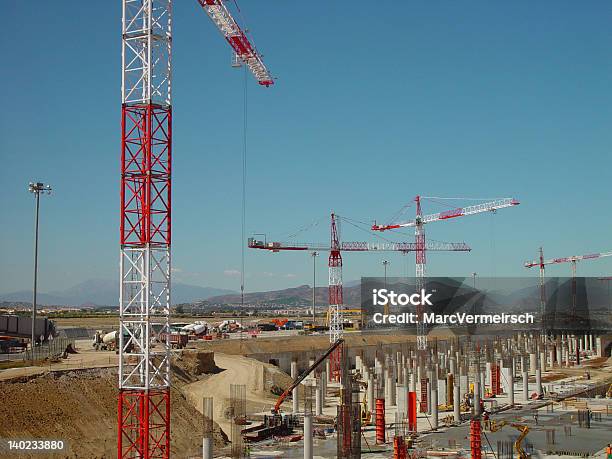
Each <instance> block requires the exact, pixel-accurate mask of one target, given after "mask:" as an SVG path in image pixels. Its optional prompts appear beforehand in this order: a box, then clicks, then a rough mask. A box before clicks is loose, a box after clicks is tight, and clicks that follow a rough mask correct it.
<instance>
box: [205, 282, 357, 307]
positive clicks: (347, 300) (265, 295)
mask: <svg viewBox="0 0 612 459" xmlns="http://www.w3.org/2000/svg"><path fill="white" fill-rule="evenodd" d="M328 292H329V290H328V287H327V286H325V287H317V288H316V303H317V305H318V306H321V305H326V304H327V303H328V301H329V299H328V294H329V293H328ZM343 296H344V304H345V305H347V306H359V304H360V301H361V288H360V286H353V287H346V286H345V287H344V289H343ZM207 302H209V303H215V304H237V303H240V294H229V295H219V296H214V297H212V298H209V299H208V300H207ZM244 302H245V303H248V304H250V305H256V306H257V305H259V306H266V305H275V304H278V305H290V306H310V305H312V287H310V286H309V285H300V286H299V287H292V288H286V289H283V290H273V291H269V292H253V293H245V295H244Z"/></svg>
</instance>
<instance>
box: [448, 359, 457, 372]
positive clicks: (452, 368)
mask: <svg viewBox="0 0 612 459" xmlns="http://www.w3.org/2000/svg"><path fill="white" fill-rule="evenodd" d="M449 366H450V371H449V373H452V374H454V375H456V374H457V361H456V360H455V358H454V357H451V358H450V359H449Z"/></svg>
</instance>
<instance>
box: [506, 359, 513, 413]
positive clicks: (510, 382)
mask: <svg viewBox="0 0 612 459" xmlns="http://www.w3.org/2000/svg"><path fill="white" fill-rule="evenodd" d="M507 376H508V389H509V392H508V398H509V400H508V403H509V404H510V405H514V363H513V364H512V366H511V367H510V368H508V372H507Z"/></svg>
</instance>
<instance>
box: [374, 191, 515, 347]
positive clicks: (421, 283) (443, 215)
mask: <svg viewBox="0 0 612 459" xmlns="http://www.w3.org/2000/svg"><path fill="white" fill-rule="evenodd" d="M421 199H424V198H423V197H422V196H416V197H415V198H414V201H415V203H416V216H415V219H414V220H410V221H408V222H405V223H393V224H389V225H377V224H376V223H374V225H372V230H373V231H387V230H393V229H399V228H406V227H414V240H415V244H416V288H417V291H420V290H421V289H422V288H424V287H425V276H426V274H425V266H426V263H427V258H426V254H425V252H426V251H427V245H426V242H425V228H424V225H425V224H427V223H432V222H436V221H442V220H449V219H451V218H457V217H465V216H467V215H474V214H479V213H481V212H495V211H497V210H498V209H503V208H506V207H512V206H516V205H518V204H519V202H518V201H517V200H516V199H514V198H503V199H497V200H494V201H489V202H484V203H480V204H476V205H472V206H466V207H457V208H455V209H451V210H447V211H444V212H437V213H434V214H429V215H423V211H422V208H421ZM423 313H424V311H423V307H422V306H417V308H416V314H417V326H416V329H417V349H419V350H425V349H426V348H427V331H426V326H425V323H424V322H423Z"/></svg>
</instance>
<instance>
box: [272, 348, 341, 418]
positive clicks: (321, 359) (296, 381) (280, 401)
mask: <svg viewBox="0 0 612 459" xmlns="http://www.w3.org/2000/svg"><path fill="white" fill-rule="evenodd" d="M342 343H344V339H343V338H340V339H338V340H336V341H335V342H334V343H333V344H332V345H331V346H330V347H329V348H328V349H327V351H325V352H324V353H323V354H322V355H320V356H319V358H318V359H317V360H315V362H314V363H313V364H312V365H310V367H308V369H307V370H306V371H304V372H303V373H302V374H301V375H299V376H298V377H297V378H295V379H294V380H293V382H292V383H291V384H290V385H289V387H288V388H287V389H285V391H284V392H283V393H282V394H281V395H280V396H279V397H278V400H276V403H275V404H274V408H272V413H273V414H278V413H279V411H280V406H281V405H282V404H283V402H284V401H285V399H286V398H287V395H289V394H290V393H291V391H293V389H295V388H296V387H297V386H299V385H300V383H301V382H302V381H304V379H306V377H307V376H308V375H309V374H310V373H312V372H313V371H314V370H315V369H316V368H317V367H318V366H319V365H321V363H323V362H324V361H325V359H326V358H327V357H329V356H330V355H331V353H332V352H334V351H335V350H336V349H338V348H339V347H340V346H341V345H342Z"/></svg>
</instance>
